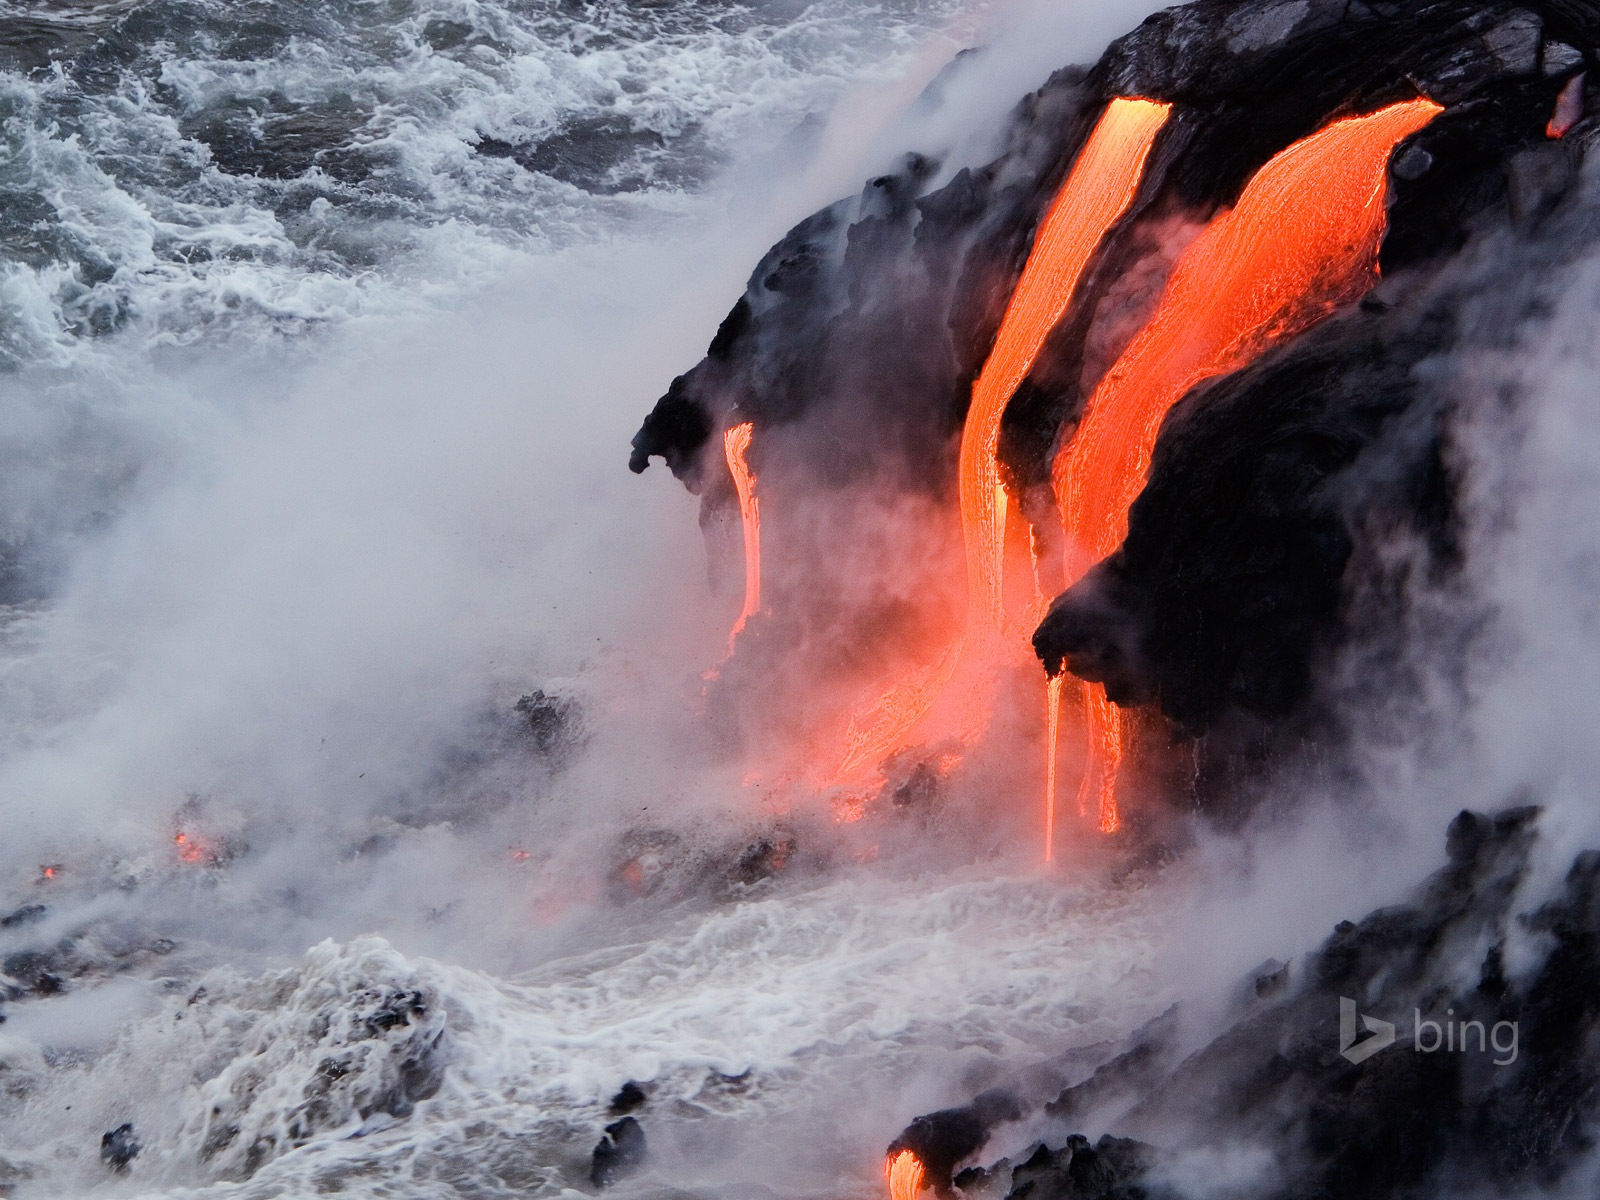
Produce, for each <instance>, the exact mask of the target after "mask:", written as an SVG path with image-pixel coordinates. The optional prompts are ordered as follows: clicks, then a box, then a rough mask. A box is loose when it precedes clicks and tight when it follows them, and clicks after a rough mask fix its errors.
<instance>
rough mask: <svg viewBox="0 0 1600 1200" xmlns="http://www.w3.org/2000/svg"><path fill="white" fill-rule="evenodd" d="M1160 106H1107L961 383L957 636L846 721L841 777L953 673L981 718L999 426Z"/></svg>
mask: <svg viewBox="0 0 1600 1200" xmlns="http://www.w3.org/2000/svg"><path fill="white" fill-rule="evenodd" d="M1170 111H1171V106H1170V105H1168V104H1164V103H1160V102H1158V101H1154V100H1146V99H1142V98H1139V97H1127V96H1122V97H1118V98H1116V99H1114V100H1112V101H1111V103H1110V104H1109V105H1107V107H1106V110H1105V112H1104V113H1103V114H1102V115H1101V117H1100V120H1099V121H1098V122H1097V123H1096V125H1095V128H1094V131H1093V133H1091V134H1090V136H1089V140H1088V142H1087V143H1086V144H1085V145H1084V148H1083V151H1082V153H1080V154H1079V156H1078V159H1077V161H1076V162H1075V163H1074V164H1073V167H1072V170H1071V171H1070V172H1069V173H1068V175H1067V178H1066V180H1065V182H1063V184H1062V185H1061V189H1060V191H1059V192H1057V194H1056V197H1055V200H1054V201H1053V202H1052V203H1051V206H1050V209H1049V211H1048V212H1047V213H1046V215H1045V217H1044V220H1043V221H1042V222H1041V223H1040V226H1039V230H1038V233H1037V235H1036V236H1035V238H1034V243H1033V248H1032V250H1031V251H1030V252H1029V255H1028V259H1027V262H1026V263H1025V264H1024V266H1023V270H1022V276H1021V278H1020V279H1019V280H1018V282H1017V286H1016V289H1015V291H1013V293H1012V295H1011V299H1010V302H1009V303H1008V305H1007V307H1006V312H1005V316H1004V317H1003V319H1002V320H1001V322H1000V328H999V331H998V332H997V333H996V335H995V341H994V346H993V348H992V349H991V351H990V353H989V357H988V359H987V361H986V362H985V363H984V365H983V369H982V370H981V371H980V372H979V374H978V378H977V380H976V382H975V383H974V384H973V387H972V402H971V406H970V407H969V408H968V410H967V418H966V423H965V425H964V426H963V429H962V434H961V451H960V498H961V527H962V535H963V539H964V542H965V546H966V567H967V618H966V630H965V632H964V634H963V635H962V638H961V640H960V642H959V643H958V644H957V645H955V646H952V647H950V648H949V650H948V651H947V653H946V654H945V655H944V657H943V658H942V659H941V660H940V661H939V663H938V664H937V665H936V666H935V667H934V668H933V669H932V670H931V671H927V672H924V673H922V674H920V675H919V676H918V677H917V678H915V679H912V680H907V681H904V682H902V683H901V684H899V685H897V686H896V687H895V688H893V689H892V690H891V691H890V692H888V693H887V694H886V695H884V696H883V697H882V698H881V699H880V700H879V701H878V702H877V703H876V705H874V707H873V708H872V709H871V710H870V711H869V713H867V714H863V715H862V716H861V717H858V718H856V719H854V720H852V721H851V724H850V730H849V732H848V734H847V735H846V740H847V742H848V749H847V751H846V753H845V757H844V762H843V765H842V767H841V774H842V775H844V776H848V775H850V774H851V773H852V772H853V771H855V770H857V769H859V768H861V767H870V766H875V765H876V764H878V763H880V762H882V761H883V760H884V759H886V758H889V757H891V756H892V755H893V754H895V753H896V752H897V751H899V750H901V749H903V748H904V746H905V744H906V740H907V738H908V737H909V735H910V734H911V732H912V730H913V729H914V728H915V727H916V726H917V725H918V723H919V722H921V721H922V719H923V718H924V717H925V716H926V715H927V714H928V711H929V709H930V708H931V707H932V705H933V703H934V701H935V700H936V699H937V698H938V697H939V696H940V694H941V693H943V692H945V691H946V690H947V689H948V688H949V686H950V684H951V683H952V681H953V680H954V679H955V678H957V676H958V675H960V677H961V678H963V679H967V678H969V677H970V678H971V680H972V683H973V688H972V691H971V694H970V696H969V698H968V699H969V702H968V703H967V704H965V705H964V708H965V709H966V710H967V711H966V712H964V714H963V719H962V720H961V721H960V725H961V729H960V733H961V734H962V735H966V736H970V735H972V734H973V733H974V732H975V731H976V730H978V729H981V728H982V725H983V724H984V723H985V721H986V718H987V711H988V709H989V707H990V706H991V696H990V693H991V692H992V688H993V677H994V668H995V666H996V665H997V663H998V662H999V661H1000V660H1002V658H1003V656H1004V654H1005V653H1006V651H1005V649H1004V648H1003V646H1002V645H1001V643H1002V641H1003V630H1004V624H1005V613H1004V580H1003V563H1004V552H1005V530H1006V509H1007V504H1006V493H1005V489H1004V487H1003V486H1002V484H1001V481H1000V466H999V460H998V451H999V444H1000V420H1001V417H1002V416H1004V414H1005V409H1006V405H1007V404H1008V403H1009V402H1010V400H1011V397H1012V395H1013V394H1014V393H1015V392H1016V390H1017V388H1018V387H1019V386H1020V385H1021V383H1022V381H1023V380H1024V379H1025V378H1027V375H1028V372H1029V370H1030V369H1032V367H1033V364H1034V360H1035V359H1037V358H1038V356H1039V351H1040V350H1041V349H1042V348H1043V347H1044V343H1045V339H1046V338H1048V337H1049V336H1050V332H1051V330H1053V329H1054V328H1055V327H1056V325H1057V324H1058V323H1059V322H1060V320H1061V318H1062V317H1063V316H1064V315H1065V314H1066V312H1067V310H1068V308H1069V306H1070V305H1071V303H1072V297H1073V293H1074V292H1075V291H1076V289H1077V286H1078V280H1079V279H1080V277H1081V276H1082V274H1083V271H1084V268H1085V266H1087V264H1088V262H1089V259H1090V256H1091V255H1093V254H1094V252H1095V249H1096V248H1097V247H1098V246H1099V245H1100V243H1101V241H1102V239H1103V238H1104V237H1105V235H1106V232H1107V231H1108V230H1109V229H1110V228H1111V227H1112V225H1114V224H1115V223H1116V222H1117V220H1119V219H1120V218H1121V216H1122V214H1123V213H1125V212H1126V211H1127V209H1128V206H1129V205H1130V204H1131V203H1132V202H1133V197H1134V194H1135V193H1136V192H1137V191H1138V187H1139V181H1140V179H1141V178H1142V177H1143V174H1144V165H1145V160H1146V159H1147V158H1148V157H1149V155H1150V148H1151V146H1152V144H1153V143H1154V141H1155V137H1156V134H1157V133H1159V132H1160V130H1161V128H1162V126H1163V125H1165V124H1166V120H1167V116H1168V114H1169V112H1170ZM963 668H965V671H963Z"/></svg>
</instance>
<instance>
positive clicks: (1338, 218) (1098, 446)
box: [1053, 99, 1443, 832]
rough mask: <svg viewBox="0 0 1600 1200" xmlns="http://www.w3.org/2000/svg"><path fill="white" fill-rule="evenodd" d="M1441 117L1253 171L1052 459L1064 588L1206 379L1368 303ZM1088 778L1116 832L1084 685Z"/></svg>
mask: <svg viewBox="0 0 1600 1200" xmlns="http://www.w3.org/2000/svg"><path fill="white" fill-rule="evenodd" d="M1442 111H1443V110H1442V109H1441V107H1440V106H1439V105H1437V104H1435V103H1433V102H1432V101H1431V100H1427V99H1417V100H1409V101H1404V102H1402V103H1399V104H1392V105H1390V106H1388V107H1387V108H1383V109H1380V110H1378V111H1377V112H1374V113H1369V114H1367V115H1365V116H1360V117H1348V118H1344V119H1341V120H1338V121H1334V122H1332V123H1330V124H1328V125H1326V126H1324V127H1323V128H1322V129H1321V130H1319V131H1318V132H1316V133H1314V134H1312V135H1311V136H1310V137H1307V138H1303V139H1302V140H1300V141H1298V142H1296V143H1294V144H1293V145H1292V146H1290V147H1289V148H1288V149H1286V150H1284V151H1282V152H1281V153H1280V154H1278V155H1277V156H1275V157H1274V158H1273V159H1272V160H1271V161H1270V162H1268V163H1267V164H1266V165H1265V166H1264V167H1262V168H1261V169H1260V170H1259V171H1258V172H1256V174H1255V176H1254V178H1252V179H1251V180H1250V182H1249V184H1247V185H1246V187H1245V189H1244V192H1243V193H1242V194H1241V195H1240V197H1239V202H1238V204H1237V205H1235V206H1234V208H1233V209H1232V210H1230V211H1228V212H1225V213H1223V214H1222V215H1221V216H1219V217H1217V218H1216V219H1215V220H1213V221H1212V222H1211V224H1210V225H1208V226H1207V227H1206V229H1205V231H1204V232H1203V233H1201V235H1200V236H1199V237H1198V238H1197V239H1196V240H1195V241H1194V242H1193V243H1191V244H1190V245H1189V247H1188V248H1187V249H1186V250H1184V252H1183V254H1182V256H1181V257H1180V258H1179V259H1178V261H1177V263H1176V264H1175V265H1174V267H1173V271H1172V275H1171V278H1170V279H1169V280H1168V282H1167V286H1166V289H1165V291H1164V292H1163V294H1162V296H1161V299H1160V301H1159V302H1158V303H1157V306H1156V309H1155V314H1154V315H1153V316H1152V317H1151V319H1150V321H1149V323H1148V324H1146V325H1145V327H1144V329H1142V330H1141V331H1140V332H1139V334H1138V335H1137V336H1136V337H1135V338H1134V340H1133V342H1132V343H1131V344H1130V345H1129V346H1128V348H1127V350H1125V351H1124V352H1123V354H1122V357H1121V358H1120V359H1118V360H1117V362H1116V364H1115V365H1114V366H1113V367H1112V368H1111V369H1110V371H1108V372H1107V373H1106V376H1105V378H1104V379H1103V380H1102V381H1101V382H1100V385H1099V387H1098V388H1097V389H1096V390H1095V393H1094V395H1093V396H1092V397H1091V398H1090V400H1089V403H1088V405H1087V407H1086V408H1085V411H1084V416H1083V419H1082V421H1081V422H1080V424H1079V426H1078V429H1077V432H1076V434H1075V435H1074V436H1073V438H1072V440H1071V441H1070V442H1069V443H1068V444H1067V445H1065V446H1063V447H1062V449H1061V451H1060V452H1059V453H1058V455H1057V457H1056V461H1055V468H1054V472H1053V474H1054V483H1055V490H1056V499H1057V502H1058V503H1059V505H1060V507H1061V516H1062V521H1063V523H1064V525H1065V527H1066V533H1067V555H1068V560H1067V583H1068V585H1069V586H1070V585H1071V584H1072V583H1074V582H1076V580H1077V579H1079V578H1080V577H1081V576H1082V575H1083V573H1084V572H1085V571H1086V570H1087V569H1088V567H1089V566H1090V565H1091V564H1093V563H1095V562H1097V561H1099V560H1101V559H1103V558H1105V557H1106V556H1107V555H1109V554H1111V553H1112V552H1113V551H1114V550H1115V549H1116V548H1117V546H1118V545H1120V544H1121V542H1122V540H1123V539H1124V538H1125V537H1126V536H1127V531H1128V510H1129V508H1130V507H1131V506H1132V504H1133V501H1134V498H1135V497H1136V496H1137V495H1138V494H1139V492H1140V490H1141V489H1142V488H1143V487H1144V483H1145V478H1146V476H1147V474H1148V472H1149V467H1150V456H1151V452H1152V450H1153V448H1154V446H1155V440H1156V434H1157V432H1158V431H1159V429H1160V427H1161V422H1162V420H1163V419H1164V418H1165V417H1166V415H1167V411H1168V410H1169V409H1170V408H1171V407H1172V405H1173V404H1174V403H1176V402H1177V401H1178V400H1179V399H1180V398H1181V397H1182V396H1183V395H1184V394H1185V393H1187V392H1188V391H1189V390H1190V389H1191V388H1193V387H1194V386H1195V385H1196V384H1198V383H1200V382H1201V381H1203V380H1205V379H1209V378H1212V377H1214V376H1217V375H1222V374H1225V373H1227V372H1231V371H1236V370H1238V369H1239V368H1241V367H1243V366H1245V365H1246V364H1247V363H1249V362H1251V361H1252V360H1253V359H1255V358H1256V357H1258V356H1259V355H1260V354H1261V353H1263V352H1264V351H1265V350H1266V349H1267V348H1268V347H1270V346H1271V345H1272V344H1273V343H1275V342H1278V341H1280V340H1282V339H1284V338H1289V337H1293V336H1295V335H1296V334H1298V333H1300V332H1302V331H1303V330H1305V329H1307V328H1308V327H1310V326H1311V325H1313V324H1314V323H1316V322H1317V321H1318V320H1320V319H1321V318H1323V317H1325V316H1327V315H1328V314H1329V313H1331V312H1332V311H1333V310H1334V309H1335V308H1337V307H1338V306H1340V305H1342V304H1346V303H1348V302H1350V301H1351V300H1354V299H1355V298H1356V297H1358V296H1360V295H1361V294H1362V293H1363V292H1364V291H1366V289H1367V288H1368V287H1370V286H1371V284H1372V281H1373V280H1374V279H1375V278H1376V276H1377V273H1378V249H1379V246H1380V244H1381V243H1382V240H1383V234H1384V230H1385V228H1386V226H1387V217H1386V213H1385V201H1386V195H1387V193H1386V185H1387V178H1388V175H1387V168H1388V162H1389V156H1390V154H1391V153H1392V152H1393V150H1394V147H1395V145H1396V144H1397V143H1398V142H1400V141H1401V139H1403V138H1406V137H1409V136H1410V135H1411V134H1413V133H1415V132H1417V131H1418V130H1419V129H1421V128H1423V127H1424V126H1425V125H1427V124H1428V123H1429V122H1430V121H1432V120H1433V118H1434V117H1435V116H1436V115H1438V114H1439V113H1440V112H1442ZM1085 688H1086V693H1087V695H1086V699H1087V713H1088V724H1089V768H1088V770H1087V771H1086V773H1085V775H1084V780H1083V785H1082V788H1081V789H1080V792H1079V803H1080V805H1082V806H1084V807H1087V805H1088V803H1089V801H1090V800H1091V799H1094V798H1097V799H1098V806H1099V820H1100V828H1101V829H1102V830H1104V831H1106V832H1111V831H1114V830H1115V829H1116V828H1117V825H1118V815H1117V803H1116V775H1117V767H1118V765H1119V763H1120V760H1121V756H1122V719H1121V713H1120V712H1119V710H1118V709H1117V708H1116V707H1115V706H1114V705H1113V704H1111V702H1110V701H1109V700H1108V699H1107V698H1106V695H1105V690H1104V688H1102V687H1100V686H1099V685H1098V684H1086V685H1085Z"/></svg>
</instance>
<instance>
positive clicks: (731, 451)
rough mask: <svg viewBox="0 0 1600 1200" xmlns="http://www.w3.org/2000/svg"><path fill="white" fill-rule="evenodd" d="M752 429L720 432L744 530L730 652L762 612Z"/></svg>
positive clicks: (746, 426) (743, 427)
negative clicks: (740, 593) (740, 600)
mask: <svg viewBox="0 0 1600 1200" xmlns="http://www.w3.org/2000/svg"><path fill="white" fill-rule="evenodd" d="M754 432H755V426H754V425H752V424H751V423H750V422H749V421H746V422H744V423H743V424H742V425H734V426H733V427H731V428H730V429H728V430H727V432H725V433H724V434H723V435H722V453H723V456H724V457H725V458H726V459H727V460H728V473H729V474H730V475H732V476H733V486H734V490H735V491H737V492H738V493H739V524H740V526H741V527H742V528H743V529H744V607H743V608H741V609H740V610H739V619H738V620H737V621H735V622H734V625H733V630H732V632H730V633H729V634H728V653H729V654H732V653H733V643H734V642H735V641H736V640H737V639H738V637H739V635H740V634H741V633H743V632H744V627H745V625H747V624H748V623H749V621H750V618H751V617H753V616H755V615H756V614H757V613H758V612H760V611H761V501H760V500H758V499H757V498H756V477H755V475H754V474H752V473H751V470H750V464H749V463H748V462H747V461H746V460H745V454H746V453H747V452H748V451H749V449H750V437H751V435H752V434H753V433H754Z"/></svg>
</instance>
